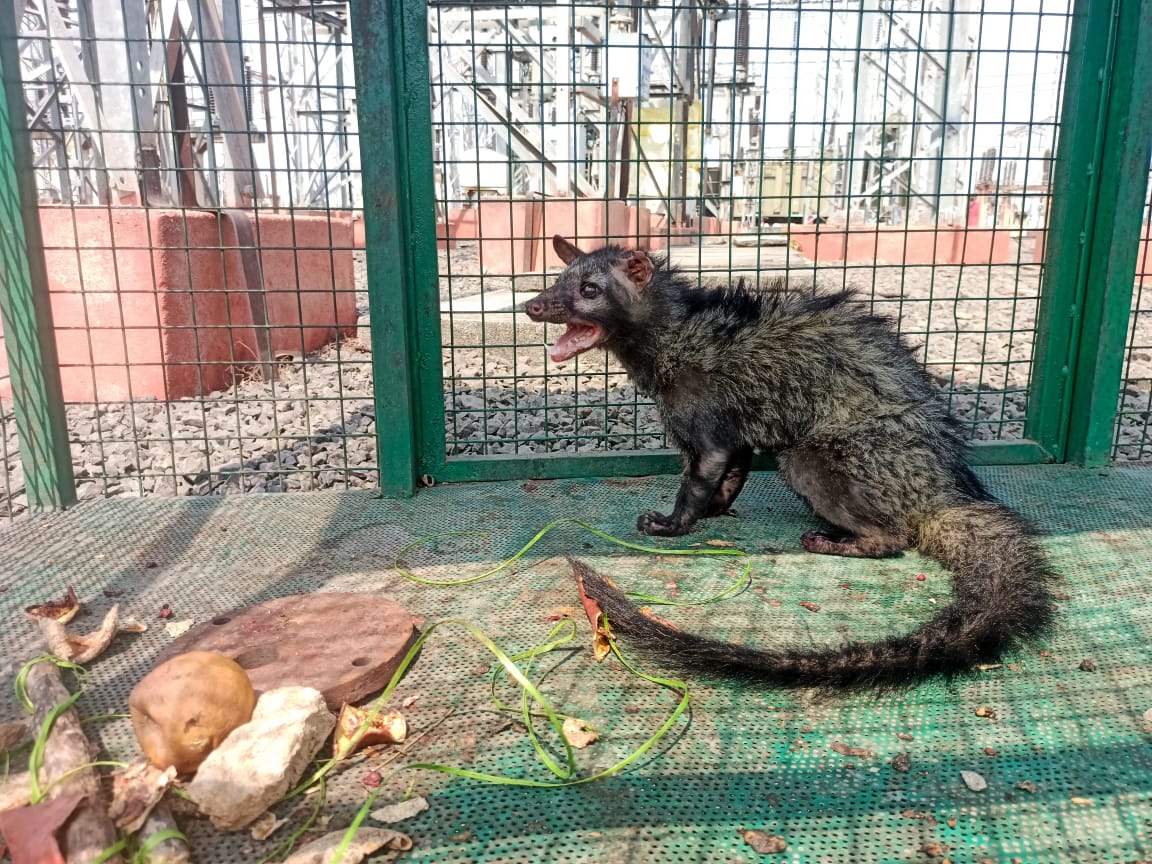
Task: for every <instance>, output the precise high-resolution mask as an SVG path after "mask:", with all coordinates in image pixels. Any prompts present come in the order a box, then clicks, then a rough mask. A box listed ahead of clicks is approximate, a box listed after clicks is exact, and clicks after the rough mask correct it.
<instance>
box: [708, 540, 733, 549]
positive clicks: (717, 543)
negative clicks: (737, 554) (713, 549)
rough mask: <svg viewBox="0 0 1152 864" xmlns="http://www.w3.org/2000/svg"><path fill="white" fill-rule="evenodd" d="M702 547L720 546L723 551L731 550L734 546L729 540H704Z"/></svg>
mask: <svg viewBox="0 0 1152 864" xmlns="http://www.w3.org/2000/svg"><path fill="white" fill-rule="evenodd" d="M704 545H705V546H721V547H723V548H725V549H731V548H732V547H733V546H735V545H736V544H735V543H733V542H732V541H731V540H705V541H704Z"/></svg>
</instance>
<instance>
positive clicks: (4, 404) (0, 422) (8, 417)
mask: <svg viewBox="0 0 1152 864" xmlns="http://www.w3.org/2000/svg"><path fill="white" fill-rule="evenodd" d="M11 386H12V383H11V378H10V377H9V376H8V375H0V388H4V389H10V388H11ZM27 509H28V496H27V495H26V494H25V492H24V467H23V466H22V465H21V464H20V456H19V454H18V453H17V450H16V412H15V410H14V406H13V404H12V400H11V399H4V398H0V523H3V522H7V521H10V520H11V519H12V518H13V517H15V516H19V515H20V514H21V513H23V512H24V511H25V510H27Z"/></svg>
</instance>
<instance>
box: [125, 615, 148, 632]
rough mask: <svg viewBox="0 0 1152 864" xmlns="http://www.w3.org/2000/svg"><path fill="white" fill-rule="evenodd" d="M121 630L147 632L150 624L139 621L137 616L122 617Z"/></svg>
mask: <svg viewBox="0 0 1152 864" xmlns="http://www.w3.org/2000/svg"><path fill="white" fill-rule="evenodd" d="M120 632H121V633H147V632H148V625H147V624H143V623H141V622H140V621H137V620H136V619H135V618H122V619H120Z"/></svg>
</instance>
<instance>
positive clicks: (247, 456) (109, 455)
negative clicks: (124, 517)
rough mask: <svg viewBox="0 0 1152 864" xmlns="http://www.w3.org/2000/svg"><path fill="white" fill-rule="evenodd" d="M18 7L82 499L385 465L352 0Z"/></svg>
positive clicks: (13, 489)
mask: <svg viewBox="0 0 1152 864" xmlns="http://www.w3.org/2000/svg"><path fill="white" fill-rule="evenodd" d="M17 7H18V12H19V14H20V20H19V34H20V38H19V45H18V48H19V53H20V63H21V72H22V79H23V90H24V97H25V107H26V112H27V118H28V122H29V126H30V128H31V138H32V140H31V144H32V149H33V159H34V163H35V170H36V185H37V191H38V195H39V216H40V223H41V227H42V232H43V236H44V246H45V251H44V255H45V259H46V264H47V271H48V281H49V285H48V290H49V291H50V294H51V306H52V312H53V316H54V322H55V328H56V337H57V339H56V341H57V346H58V351H59V355H60V364H61V378H62V382H63V388H64V397H65V400H66V402H67V404H68V423H69V437H70V440H71V449H72V461H73V464H74V468H75V473H76V477H77V482H78V495H79V497H80V498H81V499H84V498H88V497H96V496H100V495H118V494H119V495H147V494H162V495H173V494H177V495H186V494H192V495H199V494H228V493H233V492H265V491H269V492H271V491H282V490H293V489H314V488H325V487H333V486H337V487H345V486H369V485H373V484H374V483H375V482H376V471H375V465H376V457H375V442H374V433H373V429H374V419H373V416H374V414H373V409H372V376H371V370H370V365H369V364H370V354H369V352H368V350H367V347H366V346H364V345H361V344H360V343H359V342H358V340H357V324H358V321H359V319H360V317H361V316H362V315H363V314H364V313H365V312H366V310H367V292H366V285H365V278H364V274H363V269H364V268H363V252H362V251H361V250H362V246H363V242H362V239H361V238H362V235H363V232H362V230H361V224H362V223H361V222H360V221H359V218H360V212H361V207H362V204H361V194H360V182H359V175H360V169H359V165H360V161H359V148H358V144H357V128H356V114H355V98H354V94H355V89H354V80H353V76H352V62H351V50H350V42H349V33H348V23H347V22H348V15H347V8H346V4H344V3H338V2H311V3H305V4H297V3H288V2H281V0H224V2H223V3H222V4H221V3H218V2H209V0H192V2H176V0H68V2H57V0H51V2H48V0H21V2H19V3H18V4H17ZM5 335H6V337H7V338H10V339H11V338H16V337H18V336H19V334H15V336H14V335H13V334H5ZM4 353H5V352H4V351H3V350H2V348H0V358H2V357H3V356H4ZM4 362H5V361H4V360H3V359H0V400H2V401H0V405H2V406H3V422H2V426H0V428H2V429H3V434H4V436H5V437H4V438H3V441H2V442H0V443H2V446H3V448H4V449H3V451H0V452H2V455H3V457H4V464H5V465H6V466H7V472H8V473H7V474H6V475H5V478H6V479H5V478H0V496H3V499H2V503H0V514H2V513H5V512H18V511H19V509H20V508H21V507H22V503H21V501H20V498H19V488H18V487H19V469H18V468H16V467H14V466H15V461H16V460H15V452H16V450H18V447H17V442H16V441H15V439H14V437H13V436H12V424H11V407H10V402H9V401H8V397H9V389H10V388H8V387H7V386H6V381H7V377H6V371H5V369H4V367H3V364H4Z"/></svg>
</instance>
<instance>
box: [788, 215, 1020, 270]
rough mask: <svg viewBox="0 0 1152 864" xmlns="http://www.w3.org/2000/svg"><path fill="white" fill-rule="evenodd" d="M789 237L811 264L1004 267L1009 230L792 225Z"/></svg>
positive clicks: (1008, 259)
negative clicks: (983, 265) (999, 265)
mask: <svg viewBox="0 0 1152 864" xmlns="http://www.w3.org/2000/svg"><path fill="white" fill-rule="evenodd" d="M789 237H790V238H791V240H792V242H793V243H794V244H795V245H796V247H797V248H798V249H799V251H800V254H802V255H803V256H804V257H805V258H808V259H809V260H813V261H845V262H847V263H864V262H867V263H871V262H873V261H875V262H877V263H881V264H1006V263H1010V262H1012V261H1014V260H1015V259H1014V257H1013V252H1012V244H1011V238H1010V236H1009V232H1008V231H996V230H993V229H990V228H952V227H942V228H909V229H907V231H906V230H905V229H903V228H883V227H881V228H870V227H859V228H855V227H854V228H851V229H845V228H844V227H843V226H835V225H792V226H789Z"/></svg>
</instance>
